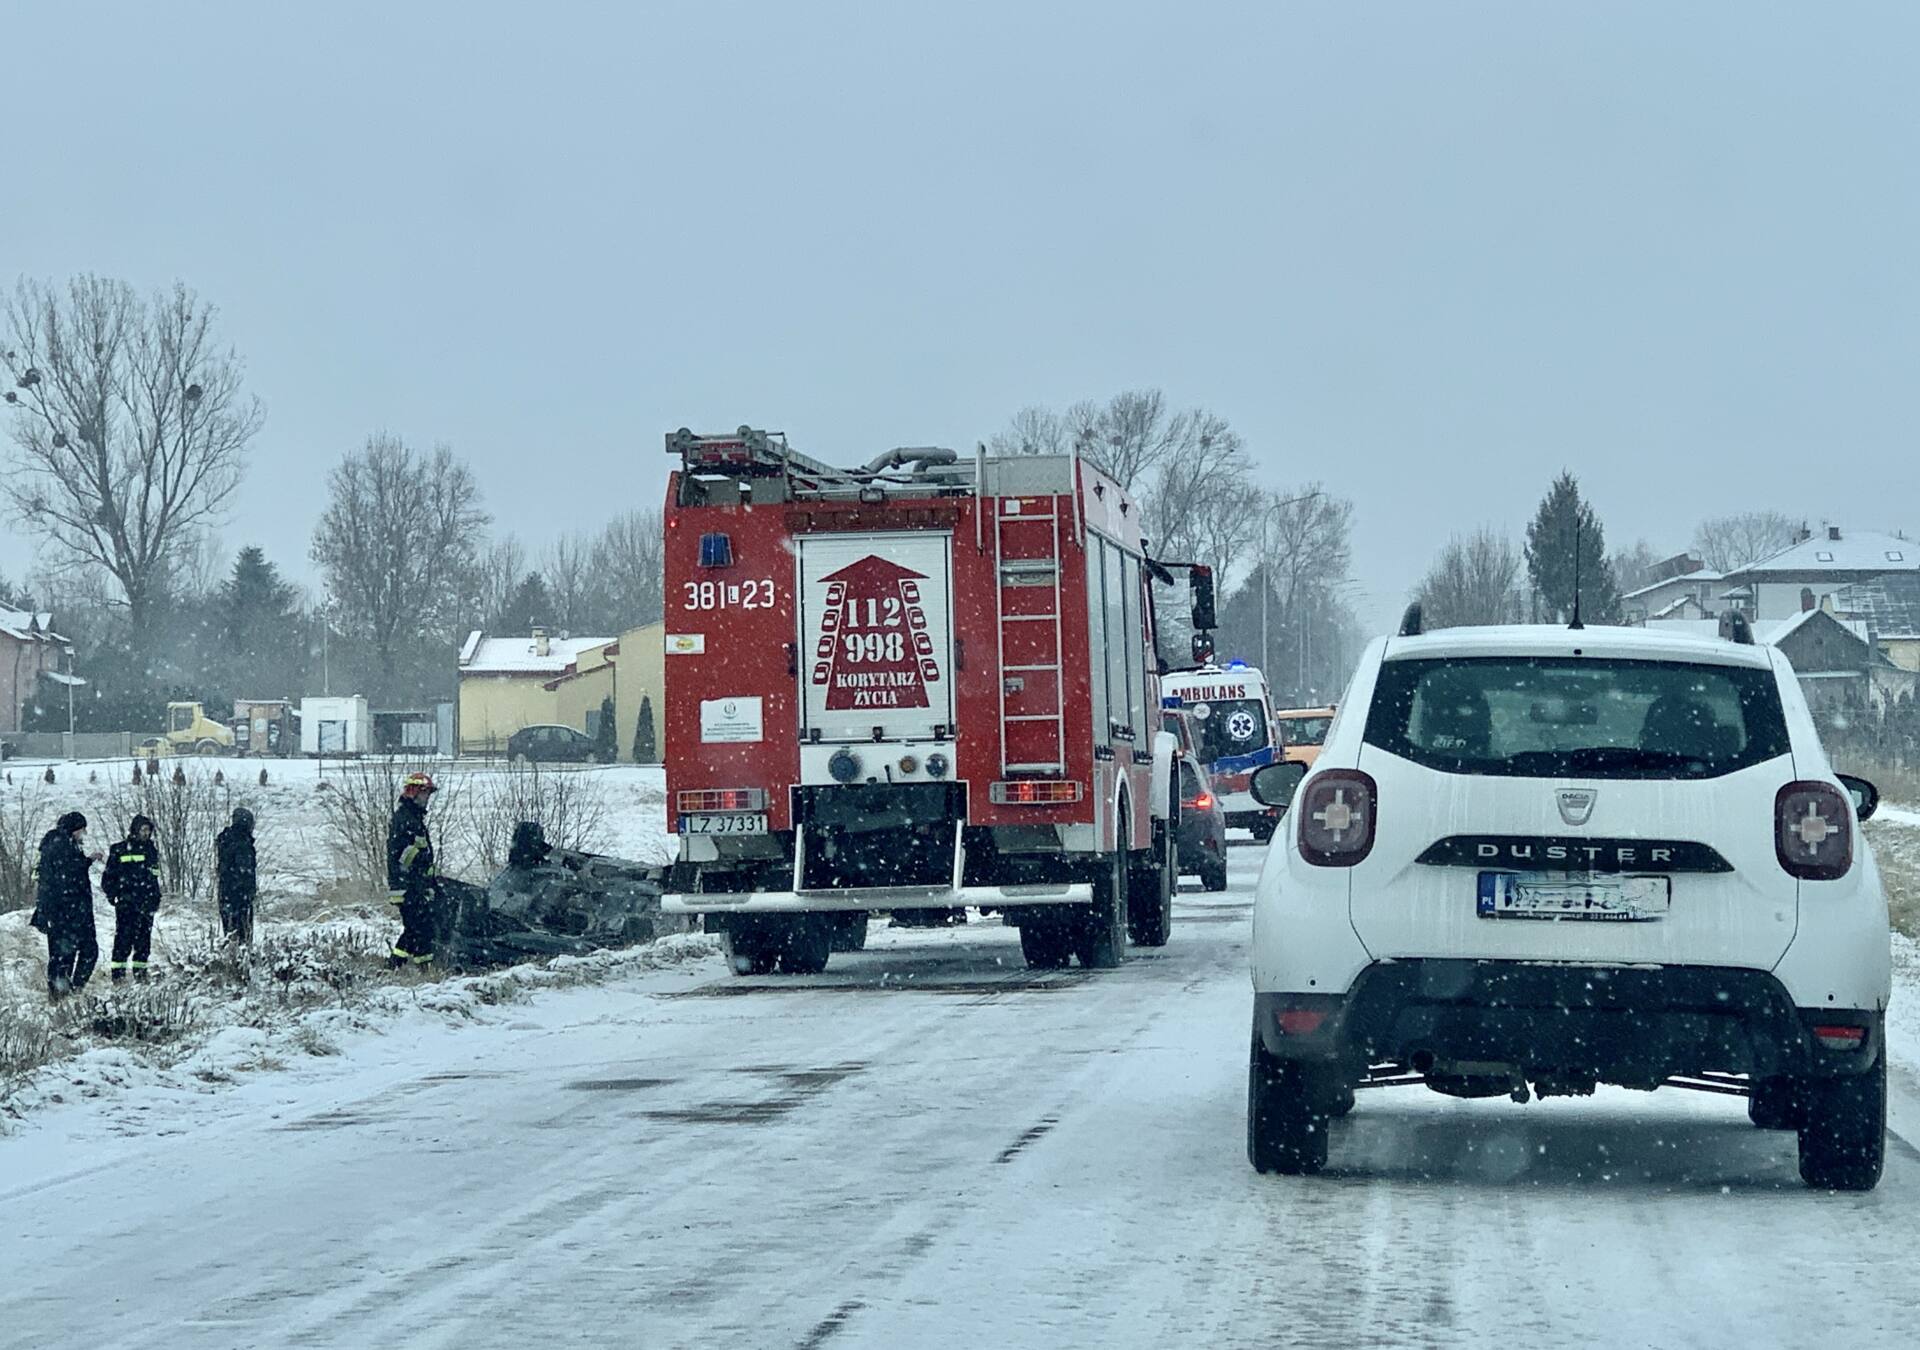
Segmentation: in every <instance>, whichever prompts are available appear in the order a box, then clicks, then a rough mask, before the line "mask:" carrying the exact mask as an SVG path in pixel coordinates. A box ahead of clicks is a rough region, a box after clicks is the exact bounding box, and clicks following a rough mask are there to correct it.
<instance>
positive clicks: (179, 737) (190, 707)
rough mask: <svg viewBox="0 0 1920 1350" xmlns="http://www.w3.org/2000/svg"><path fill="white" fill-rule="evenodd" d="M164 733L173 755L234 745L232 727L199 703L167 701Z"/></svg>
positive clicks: (212, 752) (225, 749)
mask: <svg viewBox="0 0 1920 1350" xmlns="http://www.w3.org/2000/svg"><path fill="white" fill-rule="evenodd" d="M165 735H166V741H167V744H168V745H169V746H171V747H173V753H174V754H176V755H218V754H222V753H226V752H230V751H231V750H232V749H233V728H231V727H227V726H222V725H221V724H220V723H218V722H216V721H214V720H213V719H212V718H210V717H208V716H207V712H206V709H205V708H203V707H201V706H200V705H199V704H198V703H169V704H168V705H167V730H166V733H165Z"/></svg>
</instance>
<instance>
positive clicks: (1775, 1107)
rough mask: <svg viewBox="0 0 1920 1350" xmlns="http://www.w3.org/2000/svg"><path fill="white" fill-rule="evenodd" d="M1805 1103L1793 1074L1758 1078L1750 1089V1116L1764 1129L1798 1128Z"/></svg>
mask: <svg viewBox="0 0 1920 1350" xmlns="http://www.w3.org/2000/svg"><path fill="white" fill-rule="evenodd" d="M1801 1114H1802V1107H1801V1105H1800V1102H1799V1099H1798V1096H1797V1094H1796V1093H1795V1091H1794V1082H1793V1080H1792V1079H1791V1078H1756V1079H1754V1080H1753V1082H1752V1083H1751V1084H1750V1085H1749V1086H1748V1089H1747V1119H1748V1120H1750V1121H1752V1122H1753V1123H1754V1125H1755V1126H1756V1127H1758V1128H1759V1129H1762V1130H1797V1129H1799V1128H1800V1117H1801Z"/></svg>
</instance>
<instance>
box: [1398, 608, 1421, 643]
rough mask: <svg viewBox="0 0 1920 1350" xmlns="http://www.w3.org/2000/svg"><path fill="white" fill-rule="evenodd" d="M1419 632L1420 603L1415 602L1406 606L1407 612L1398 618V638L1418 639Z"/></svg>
mask: <svg viewBox="0 0 1920 1350" xmlns="http://www.w3.org/2000/svg"><path fill="white" fill-rule="evenodd" d="M1421 631H1422V630H1421V627H1420V602H1419V601H1418V600H1415V601H1414V602H1413V603H1412V604H1410V605H1408V606H1407V612H1406V613H1405V614H1403V615H1401V616H1400V636H1401V637H1419V636H1420V633H1421Z"/></svg>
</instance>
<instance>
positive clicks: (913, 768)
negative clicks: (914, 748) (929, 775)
mask: <svg viewBox="0 0 1920 1350" xmlns="http://www.w3.org/2000/svg"><path fill="white" fill-rule="evenodd" d="M919 768H920V761H919V760H917V759H915V758H914V757H913V756H912V755H902V756H900V772H901V773H916V772H918V771H919Z"/></svg>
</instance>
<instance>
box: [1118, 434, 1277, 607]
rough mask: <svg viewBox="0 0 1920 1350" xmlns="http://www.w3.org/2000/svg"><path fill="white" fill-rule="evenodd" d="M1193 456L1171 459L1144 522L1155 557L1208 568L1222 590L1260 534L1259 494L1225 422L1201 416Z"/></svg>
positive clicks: (1240, 445) (1242, 450) (1149, 501)
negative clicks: (1253, 506)
mask: <svg viewBox="0 0 1920 1350" xmlns="http://www.w3.org/2000/svg"><path fill="white" fill-rule="evenodd" d="M1195 416H1196V417H1197V418H1198V420H1199V426H1198V433H1199V434H1198V436H1197V437H1196V440H1195V444H1194V449H1193V451H1192V453H1190V454H1186V455H1182V456H1180V457H1178V458H1176V459H1173V460H1170V461H1169V462H1168V463H1167V464H1166V465H1164V466H1163V467H1162V469H1161V471H1160V476H1159V477H1158V478H1157V479H1155V480H1154V484H1153V489H1152V491H1151V492H1150V493H1148V494H1147V499H1146V506H1145V524H1146V527H1147V535H1148V537H1149V538H1150V540H1151V541H1152V544H1153V550H1154V553H1155V554H1156V555H1157V556H1159V557H1162V558H1169V559H1177V560H1179V561H1182V562H1201V563H1207V564H1209V565H1210V566H1211V567H1212V568H1213V569H1214V572H1215V574H1216V575H1217V577H1218V579H1219V584H1220V585H1221V586H1222V587H1223V588H1224V587H1225V586H1226V585H1227V583H1228V580H1229V574H1230V573H1231V571H1232V569H1233V567H1234V565H1235V564H1237V563H1239V562H1241V561H1242V560H1243V559H1244V555H1245V553H1246V550H1247V546H1248V545H1249V544H1251V543H1252V542H1253V540H1254V539H1255V537H1256V536H1257V535H1258V534H1259V530H1260V520H1259V513H1258V512H1257V511H1250V510H1248V509H1247V504H1248V502H1249V501H1251V500H1253V499H1254V498H1255V497H1256V496H1258V495H1259V490H1258V489H1257V488H1255V487H1254V486H1253V476H1252V465H1251V463H1250V462H1249V461H1248V459H1247V453H1246V448H1245V445H1244V444H1243V443H1242V441H1241V439H1240V435H1239V433H1238V432H1236V431H1234V430H1233V428H1232V427H1230V426H1228V425H1227V422H1226V419H1225V418H1222V417H1218V416H1215V415H1214V414H1212V413H1197V414H1195Z"/></svg>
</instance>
